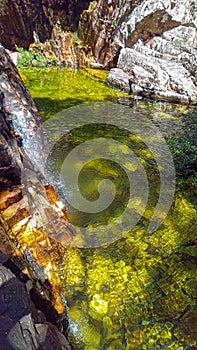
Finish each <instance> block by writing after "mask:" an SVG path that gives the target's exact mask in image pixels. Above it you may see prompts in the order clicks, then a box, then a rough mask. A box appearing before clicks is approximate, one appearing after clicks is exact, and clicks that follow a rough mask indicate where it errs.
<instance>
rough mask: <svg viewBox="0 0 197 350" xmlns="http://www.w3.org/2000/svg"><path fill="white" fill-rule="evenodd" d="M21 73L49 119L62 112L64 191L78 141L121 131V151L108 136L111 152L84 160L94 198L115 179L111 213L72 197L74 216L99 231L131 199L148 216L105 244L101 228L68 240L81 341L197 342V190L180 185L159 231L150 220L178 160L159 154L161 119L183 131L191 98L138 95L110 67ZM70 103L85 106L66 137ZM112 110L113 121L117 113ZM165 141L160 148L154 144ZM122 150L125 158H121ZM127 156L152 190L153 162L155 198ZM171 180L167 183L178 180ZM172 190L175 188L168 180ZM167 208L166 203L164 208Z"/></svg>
mask: <svg viewBox="0 0 197 350" xmlns="http://www.w3.org/2000/svg"><path fill="white" fill-rule="evenodd" d="M21 74H22V77H23V79H24V81H25V83H26V86H27V87H28V88H29V90H30V92H31V94H32V96H33V98H34V100H35V102H36V105H37V107H38V109H39V111H40V113H41V115H42V116H43V120H45V121H46V120H47V121H48V120H49V121H50V120H52V121H53V122H51V125H52V126H53V127H54V129H53V135H52V138H53V137H55V140H56V142H55V146H54V147H53V148H52V151H51V152H50V156H49V158H48V164H47V165H48V168H49V174H51V177H52V181H53V183H54V185H56V188H57V189H58V191H59V194H60V196H61V198H64V196H63V195H62V192H61V190H62V187H61V184H60V183H59V180H58V174H59V173H60V172H61V169H62V164H63V163H64V159H65V158H66V156H67V154H68V153H69V152H70V151H72V150H73V149H75V148H76V147H78V146H80V145H81V144H83V143H84V142H86V141H89V140H91V139H94V138H97V137H99V138H104V137H105V138H108V139H110V140H111V139H113V140H114V139H115V140H116V141H118V142H119V144H121V152H118V151H117V149H118V147H119V146H117V144H112V145H108V144H107V146H106V147H107V149H106V153H107V154H108V158H106V159H101V158H100V157H99V158H98V159H93V160H92V161H89V162H87V164H86V166H85V167H83V168H81V167H82V166H81V161H82V159H83V157H82V158H80V159H79V160H78V161H77V164H76V168H78V167H79V168H80V169H82V170H81V172H80V178H79V187H80V191H81V192H82V193H83V195H84V197H85V198H86V199H87V200H88V201H92V203H93V202H94V201H96V200H97V199H98V185H99V183H100V182H101V181H102V179H110V180H111V181H112V182H113V183H114V185H115V190H116V195H115V198H114V201H113V203H112V204H111V205H109V207H108V208H106V209H105V210H104V211H102V214H100V212H99V213H96V214H92V213H88V214H87V212H85V210H84V211H82V210H76V209H75V208H74V207H73V206H72V205H70V206H69V205H68V203H67V205H68V216H69V219H70V221H71V223H72V224H73V225H76V226H77V227H79V228H80V230H82V228H84V230H85V232H86V233H87V232H89V231H87V230H88V229H89V230H91V229H92V228H95V227H96V229H97V231H98V230H99V228H100V227H102V225H108V224H109V223H111V222H113V220H114V219H118V218H120V217H121V215H122V213H123V212H124V210H125V207H126V206H128V207H129V211H128V213H127V215H128V217H131V216H133V215H135V214H140V216H141V218H140V219H139V220H138V221H137V223H136V224H135V225H133V227H132V228H131V229H130V230H129V232H128V230H127V229H126V230H124V227H123V226H124V225H122V231H121V225H120V226H118V225H116V227H115V228H113V229H112V230H111V231H110V232H107V240H106V242H105V244H103V245H102V246H99V245H98V246H97V247H96V243H97V242H95V241H94V240H93V238H91V239H92V240H91V242H93V244H92V245H91V244H87V242H88V241H87V240H86V236H83V242H82V240H79V241H77V243H76V244H75V246H72V247H67V246H66V245H65V253H64V255H63V256H62V259H61V261H60V262H59V269H60V272H61V279H62V284H63V297H64V299H65V300H66V303H67V306H68V314H69V321H70V339H71V342H72V343H73V347H74V349H76V350H82V349H85V350H96V349H98V350H129V349H173V350H174V349H177V350H180V349H196V348H197V309H196V297H197V250H196V245H197V232H196V223H197V215H196V207H195V203H194V200H193V196H192V195H191V193H190V194H188V193H185V194H184V193H181V191H180V190H176V191H175V194H174V199H173V203H172V206H171V209H170V211H169V213H168V215H167V216H166V218H165V219H164V221H163V223H162V224H161V225H160V226H159V227H158V228H157V229H156V230H155V231H154V230H153V231H152V232H151V231H150V230H149V229H148V227H149V222H150V220H151V217H152V216H153V213H154V207H155V206H156V204H157V201H158V198H159V193H160V192H161V183H160V181H159V173H160V172H161V171H162V169H161V168H162V167H163V168H165V167H166V168H167V169H168V170H169V159H165V161H166V164H165V166H164V165H162V166H160V167H159V166H158V164H157V163H156V162H155V153H157V156H156V157H157V161H158V162H159V161H160V160H161V158H162V155H163V147H164V143H165V141H164V140H159V141H158V137H159V136H158V135H156V134H154V130H156V129H154V128H157V129H159V130H160V131H161V133H162V135H163V136H166V135H167V136H170V135H172V133H173V132H174V131H176V132H182V131H181V130H182V128H183V125H184V118H185V116H187V114H188V113H189V108H187V107H184V106H180V105H172V104H168V103H161V102H152V101H148V100H147V101H145V100H138V99H137V100H136V99H133V97H132V96H129V95H128V94H126V93H122V92H120V91H118V90H115V89H110V88H109V87H108V86H107V85H106V84H104V82H103V81H104V80H105V78H106V74H107V73H106V72H102V71H95V70H94V71H93V70H77V71H73V70H71V69H56V68H52V69H23V70H22V71H21ZM82 104H83V105H82ZM103 106H104V107H105V108H104V111H105V113H104V112H103V109H102V108H103ZM65 109H66V111H65ZM117 109H118V112H119V113H120V114H121V115H122V117H121V120H123V119H124V125H126V126H127V128H125V129H123V128H120V127H117V121H116V124H115V125H116V126H114V124H113V123H114V121H115V117H116V111H117ZM62 111H63V112H62ZM90 111H94V118H93V117H92V123H91V122H90V121H91V114H90V116H89V119H87V115H88V113H90ZM100 111H102V114H100ZM128 111H129V112H128ZM69 113H70V114H72V115H75V116H76V119H77V122H76V123H75V124H76V125H77V127H75V128H73V129H72V130H71V131H69V132H67V137H66V140H65V138H64V139H62V138H60V139H59V140H58V138H57V135H62V134H61V133H60V131H61V132H62V130H63V135H64V136H65V132H66V128H67V126H68V121H69V120H70V119H69V118H70V114H69ZM54 115H55V118H54ZM50 118H51V119H50ZM110 118H111V119H110ZM140 118H141V119H140ZM142 118H143V121H144V124H143V125H144V128H145V129H146V131H147V134H148V132H149V131H150V132H149V134H148V135H149V139H146V142H145V140H144V139H143V138H142V137H139V135H134V132H129V128H130V125H134V126H135V129H136V127H137V122H136V121H137V120H139V119H140V120H142ZM109 119H110V120H111V124H110V123H107V121H108V120H109ZM82 120H85V125H83V122H82ZM87 120H88V123H87ZM80 122H82V126H80ZM105 122H106V123H105ZM95 123H97V124H96V127H95ZM150 125H153V126H154V128H153V129H152V128H151V127H150ZM132 130H134V129H133V128H132ZM136 130H137V129H136ZM136 133H137V132H136ZM54 135H55V136H54ZM143 135H144V133H143ZM143 135H142V136H143ZM161 139H162V138H161ZM161 142H162V143H161ZM147 144H149V146H150V148H148V147H147ZM155 145H156V151H157V152H154V151H153V150H152V149H153V148H154V147H155ZM153 146H154V147H153ZM91 147H92V146H91ZM91 147H88V148H86V149H85V151H83V150H82V153H83V152H84V153H87V154H89V155H90V158H91V157H93V156H94V154H92V153H91V152H92V148H91ZM101 148H102V147H101ZM129 148H130V149H132V150H133V151H134V153H135V154H136V155H137V158H136V159H134V158H131V155H130V154H129V153H128V152H129V151H128V149H129ZM114 154H115V155H116V157H117V161H116V162H114V161H113V157H112V155H114ZM83 155H84V154H83ZM110 157H111V158H110ZM168 158H169V157H168ZM88 159H89V158H88ZM131 159H132V161H131ZM121 162H122V163H123V165H124V167H125V169H126V170H128V171H130V172H132V174H135V176H134V177H135V179H136V178H137V180H136V181H135V182H134V184H133V187H135V189H137V192H138V191H140V190H141V192H145V190H147V188H146V186H145V187H143V185H142V181H141V180H142V178H143V177H141V175H140V176H139V175H138V173H137V171H139V169H141V167H143V169H145V173H146V181H147V182H148V191H149V194H148V197H147V198H144V197H143V198H144V201H143V200H142V194H141V195H140V196H139V195H138V196H137V195H135V196H133V197H132V200H129V192H130V191H131V186H130V184H129V177H128V176H127V171H125V170H124V169H123V167H121V166H120V165H121V164H122V163H121ZM163 170H166V169H163ZM50 171H51V173H50ZM140 174H141V173H140ZM171 175H172V173H171ZM132 179H133V178H132ZM143 179H144V178H143ZM168 180H169V182H168V183H166V184H169V183H170V181H173V179H171V178H169V179H168ZM146 181H145V184H146ZM172 190H173V189H172V188H171V192H172ZM66 191H69V188H66ZM164 192H166V193H167V192H169V188H168V187H167V185H166V187H165V188H164ZM168 194H169V193H168ZM171 194H172V193H171ZM71 196H72V191H71ZM145 199H147V200H145ZM165 209H166V208H164V207H163V208H160V214H161V216H162V213H163V212H164V211H165ZM121 223H122V221H121ZM82 231H83V230H82ZM93 232H94V231H93ZM102 235H104V236H105V237H106V231H105V232H101V236H102ZM88 243H89V242H88ZM80 246H81V248H79V247H80Z"/></svg>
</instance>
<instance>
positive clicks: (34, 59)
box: [16, 45, 56, 68]
mask: <svg viewBox="0 0 197 350" xmlns="http://www.w3.org/2000/svg"><path fill="white" fill-rule="evenodd" d="M16 49H17V51H18V52H19V54H20V55H19V58H18V62H17V66H18V67H19V68H21V67H29V66H34V67H46V66H50V65H54V63H55V62H56V57H55V54H51V55H50V56H49V57H46V56H45V55H44V53H43V50H42V47H41V46H40V45H36V46H35V47H34V48H33V49H32V50H30V51H27V50H25V49H24V48H22V47H16Z"/></svg>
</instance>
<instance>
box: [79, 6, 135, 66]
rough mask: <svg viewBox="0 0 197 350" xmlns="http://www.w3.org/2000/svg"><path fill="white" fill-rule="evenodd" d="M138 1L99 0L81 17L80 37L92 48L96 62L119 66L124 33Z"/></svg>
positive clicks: (103, 64)
mask: <svg viewBox="0 0 197 350" xmlns="http://www.w3.org/2000/svg"><path fill="white" fill-rule="evenodd" d="M139 2H140V1H139V0H138V1H135V0H129V1H128V0H109V1H108V0H98V1H93V2H91V4H90V6H89V8H88V10H85V11H84V12H83V13H82V15H81V18H80V22H79V28H78V34H79V38H80V39H81V40H82V42H83V43H84V44H85V45H88V46H90V47H91V49H92V52H93V55H94V57H95V60H96V63H99V64H101V65H102V66H104V67H107V68H109V67H115V65H116V63H117V60H118V56H119V53H120V49H121V47H122V46H123V40H122V39H123V36H122V33H121V31H120V28H121V25H122V23H124V22H125V23H126V21H127V18H128V15H129V14H130V13H131V11H132V9H133V8H135V6H136V4H137V3H139Z"/></svg>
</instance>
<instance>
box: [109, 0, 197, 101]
mask: <svg viewBox="0 0 197 350" xmlns="http://www.w3.org/2000/svg"><path fill="white" fill-rule="evenodd" d="M195 6H196V5H195V2H194V1H186V0H183V1H179V2H174V1H170V0H168V1H165V2H164V1H156V0H144V1H142V2H141V4H139V5H138V6H137V7H136V8H135V9H134V10H133V11H132V13H131V14H130V16H129V18H128V21H127V23H126V25H125V24H124V26H122V29H121V30H122V34H123V37H124V45H125V47H124V48H122V50H121V51H120V55H119V59H118V63H117V68H113V69H111V71H110V73H109V76H108V82H109V83H111V84H113V85H116V86H118V87H120V88H122V89H124V90H127V91H130V92H131V93H136V94H139V95H141V96H145V97H149V98H154V99H161V100H167V101H171V102H180V103H184V104H192V105H195V104H196V103H197V80H196V71H197V70H196V68H197V56H196V53H197V46H196V38H197V32H196V24H197V19H196V11H195Z"/></svg>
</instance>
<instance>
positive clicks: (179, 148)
mask: <svg viewBox="0 0 197 350" xmlns="http://www.w3.org/2000/svg"><path fill="white" fill-rule="evenodd" d="M166 140H167V143H168V145H169V147H170V150H171V152H172V155H173V158H174V163H175V168H176V172H177V177H178V179H177V180H178V184H180V185H184V186H185V185H187V184H188V185H190V186H191V185H193V186H197V173H196V170H197V113H195V112H191V113H189V114H188V115H187V116H186V117H185V118H184V131H183V132H182V133H181V134H179V135H177V134H174V135H173V137H170V138H166Z"/></svg>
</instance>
